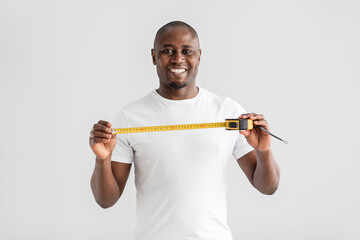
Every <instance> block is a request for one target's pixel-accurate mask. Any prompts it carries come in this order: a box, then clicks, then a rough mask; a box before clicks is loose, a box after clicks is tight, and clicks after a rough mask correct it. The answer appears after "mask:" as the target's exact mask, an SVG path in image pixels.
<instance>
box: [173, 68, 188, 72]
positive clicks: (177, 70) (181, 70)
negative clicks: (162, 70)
mask: <svg viewBox="0 0 360 240" xmlns="http://www.w3.org/2000/svg"><path fill="white" fill-rule="evenodd" d="M170 72H173V73H183V72H185V69H174V68H173V69H170Z"/></svg>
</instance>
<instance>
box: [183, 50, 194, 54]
mask: <svg viewBox="0 0 360 240" xmlns="http://www.w3.org/2000/svg"><path fill="white" fill-rule="evenodd" d="M192 52H193V51H192V50H190V49H186V50H184V51H183V53H184V54H191V53H192Z"/></svg>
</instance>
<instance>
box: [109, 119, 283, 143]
mask: <svg viewBox="0 0 360 240" xmlns="http://www.w3.org/2000/svg"><path fill="white" fill-rule="evenodd" d="M221 127H225V129H226V130H251V129H253V128H254V124H253V120H251V119H238V118H232V119H225V122H216V123H195V124H179V125H165V126H152V127H133V128H112V133H113V134H124V133H144V132H160V131H175V130H190V129H205V128H221ZM256 127H259V128H261V129H262V130H263V131H264V132H266V133H268V134H269V135H271V136H273V137H274V138H277V139H279V140H280V141H282V142H283V143H285V144H289V143H288V142H287V141H285V140H283V139H281V138H279V137H277V136H275V135H274V134H272V133H270V132H269V131H268V130H266V129H265V128H264V127H262V126H256Z"/></svg>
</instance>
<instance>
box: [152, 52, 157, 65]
mask: <svg viewBox="0 0 360 240" xmlns="http://www.w3.org/2000/svg"><path fill="white" fill-rule="evenodd" d="M151 57H152V61H153V64H154V65H156V59H155V49H151Z"/></svg>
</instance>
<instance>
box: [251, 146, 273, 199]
mask: <svg viewBox="0 0 360 240" xmlns="http://www.w3.org/2000/svg"><path fill="white" fill-rule="evenodd" d="M255 153H256V159H257V162H256V169H255V172H254V176H253V182H254V186H255V187H256V189H258V190H259V191H260V192H262V193H264V194H269V195H270V194H273V193H274V192H275V191H276V189H277V188H278V186H279V180H280V169H279V166H278V165H277V163H276V161H275V159H274V156H273V154H272V152H271V150H269V151H265V152H261V151H257V150H255Z"/></svg>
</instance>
